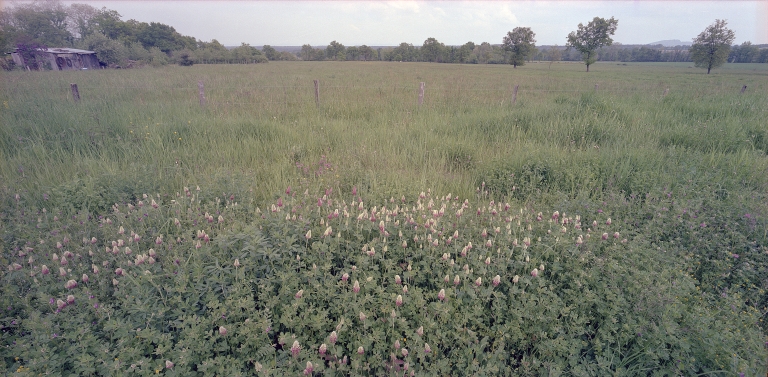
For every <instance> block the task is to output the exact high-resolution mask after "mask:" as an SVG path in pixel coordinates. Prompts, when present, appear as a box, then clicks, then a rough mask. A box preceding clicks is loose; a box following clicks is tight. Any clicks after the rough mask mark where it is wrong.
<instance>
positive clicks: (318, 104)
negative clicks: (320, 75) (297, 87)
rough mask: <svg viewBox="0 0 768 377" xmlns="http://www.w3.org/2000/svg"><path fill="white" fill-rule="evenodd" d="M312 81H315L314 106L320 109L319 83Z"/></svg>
mask: <svg viewBox="0 0 768 377" xmlns="http://www.w3.org/2000/svg"><path fill="white" fill-rule="evenodd" d="M314 81H315V105H317V107H320V81H319V80H314Z"/></svg>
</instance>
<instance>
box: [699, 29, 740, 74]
mask: <svg viewBox="0 0 768 377" xmlns="http://www.w3.org/2000/svg"><path fill="white" fill-rule="evenodd" d="M727 25H728V22H726V21H725V20H715V23H713V24H712V25H709V26H707V28H706V29H704V31H702V32H701V34H699V36H698V37H696V38H694V39H693V45H692V46H691V50H690V51H691V59H692V60H693V62H694V64H695V65H696V66H697V67H699V68H706V69H707V74H709V72H710V71H712V68H718V67H720V66H722V65H723V64H725V62H726V61H727V60H728V54H729V53H730V51H731V43H733V40H734V39H735V38H736V34H734V32H733V30H731V29H728V28H727V27H726V26H727Z"/></svg>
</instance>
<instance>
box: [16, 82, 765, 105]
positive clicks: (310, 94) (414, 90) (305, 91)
mask: <svg viewBox="0 0 768 377" xmlns="http://www.w3.org/2000/svg"><path fill="white" fill-rule="evenodd" d="M539 84H540V85H533V84H531V83H525V84H515V85H510V84H496V85H493V86H489V85H487V84H483V83H479V84H467V83H445V82H443V83H434V84H433V83H429V82H414V83H413V84H410V85H398V84H392V85H382V84H374V85H338V84H334V83H332V82H331V83H330V84H328V85H325V84H324V82H322V81H321V80H312V81H309V82H308V83H307V84H306V85H305V84H291V85H239V86H238V85H218V83H214V84H210V83H208V84H206V82H205V80H198V82H197V85H189V86H186V85H183V86H175V85H172V86H167V85H154V84H147V85H120V86H113V85H103V84H102V85H91V84H86V85H80V86H78V84H76V83H71V84H70V85H69V87H65V86H64V85H63V84H61V85H60V88H59V89H58V90H56V91H57V92H58V93H60V94H61V93H71V96H70V98H71V99H73V100H74V101H76V102H78V101H87V100H88V98H94V97H101V98H105V97H110V96H119V97H123V98H126V97H128V98H130V97H134V98H139V99H140V100H141V101H144V100H146V101H152V100H157V99H161V100H166V101H182V102H186V101H194V99H197V101H196V102H198V103H199V104H200V105H201V106H210V105H213V104H225V105H250V106H252V105H256V104H281V105H291V106H293V105H302V104H304V105H307V104H315V105H316V106H321V105H330V104H342V103H347V104H355V103H356V104H366V105H368V104H380V103H381V102H382V101H384V102H389V103H393V104H394V103H397V104H402V105H408V104H409V103H410V104H412V105H417V106H422V105H437V104H440V103H462V102H464V103H472V104H476V105H482V104H492V105H498V104H504V103H508V104H513V105H514V104H516V103H517V102H519V101H529V100H531V101H535V100H539V99H542V98H543V97H545V96H546V95H548V94H568V93H573V94H579V93H590V92H591V93H600V94H608V95H610V94H620V95H626V94H640V95H647V96H654V97H660V98H663V97H665V96H667V95H669V94H672V93H675V92H676V89H677V88H674V87H672V88H670V86H669V85H663V84H658V83H657V84H644V85H625V84H624V83H622V82H620V81H613V82H601V83H595V84H590V83H586V82H585V81H579V82H567V81H566V82H558V81H556V80H552V81H551V82H544V83H543V84H541V83H539ZM38 90H40V91H51V90H52V88H50V87H29V86H26V87H24V88H17V89H14V90H13V91H14V92H15V91H38ZM680 91H686V92H689V93H690V92H691V88H690V87H684V88H680ZM694 92H695V94H696V95H700V96H704V95H713V94H737V95H744V94H748V93H750V91H748V85H741V84H736V85H728V86H726V85H723V84H720V85H710V86H705V87H704V88H697V89H696V90H695V91H694ZM168 93H172V94H171V95H168Z"/></svg>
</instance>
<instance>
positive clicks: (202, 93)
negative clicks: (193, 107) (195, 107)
mask: <svg viewBox="0 0 768 377" xmlns="http://www.w3.org/2000/svg"><path fill="white" fill-rule="evenodd" d="M197 91H198V96H199V97H200V106H205V87H204V86H203V80H198V81H197Z"/></svg>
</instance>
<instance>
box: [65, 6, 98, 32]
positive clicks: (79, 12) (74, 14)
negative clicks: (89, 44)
mask: <svg viewBox="0 0 768 377" xmlns="http://www.w3.org/2000/svg"><path fill="white" fill-rule="evenodd" d="M67 13H68V27H69V31H70V32H71V33H72V34H73V35H74V36H75V37H77V38H79V39H83V38H85V37H87V36H89V35H91V34H93V32H94V31H95V25H94V22H93V21H92V20H93V18H94V17H96V15H98V14H99V10H98V9H97V8H95V7H93V6H90V5H88V4H72V5H70V6H69V11H68V12H67Z"/></svg>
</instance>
